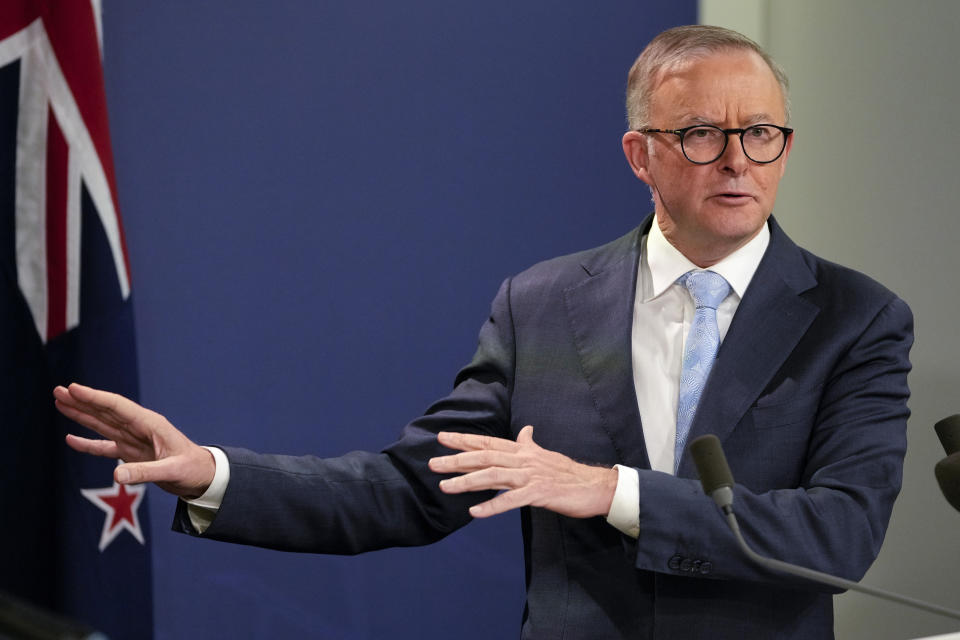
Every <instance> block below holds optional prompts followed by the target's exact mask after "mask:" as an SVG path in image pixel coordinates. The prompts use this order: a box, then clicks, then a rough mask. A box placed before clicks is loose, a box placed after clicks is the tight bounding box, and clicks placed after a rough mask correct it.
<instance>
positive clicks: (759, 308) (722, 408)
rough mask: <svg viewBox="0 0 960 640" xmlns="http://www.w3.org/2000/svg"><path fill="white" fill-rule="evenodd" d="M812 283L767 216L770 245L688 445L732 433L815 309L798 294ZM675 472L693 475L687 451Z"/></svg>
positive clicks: (790, 245)
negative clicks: (699, 438) (708, 435)
mask: <svg viewBox="0 0 960 640" xmlns="http://www.w3.org/2000/svg"><path fill="white" fill-rule="evenodd" d="M815 285H816V279H815V278H814V276H813V274H812V273H811V272H810V269H809V268H808V267H807V265H806V263H805V262H804V261H803V258H802V256H801V254H800V250H799V249H798V248H797V246H796V245H795V244H793V242H792V241H791V240H790V239H789V238H787V236H786V235H785V234H784V233H783V231H782V230H780V228H779V226H778V225H777V224H776V222H775V221H774V220H773V219H772V218H771V219H770V246H769V247H768V248H767V252H766V253H765V254H764V257H763V259H762V260H761V262H760V265H759V266H758V267H757V271H756V273H755V274H754V276H753V279H752V280H751V282H750V286H749V287H748V288H747V291H746V292H745V293H744V297H743V300H742V301H741V302H740V306H739V307H738V309H737V312H736V315H735V316H734V318H733V322H732V323H731V324H730V329H729V330H728V331H727V335H726V337H725V338H724V341H723V344H722V345H720V351H719V353H718V354H717V361H716V363H715V364H714V367H713V371H712V372H711V373H710V379H709V381H708V382H707V387H706V389H705V390H704V392H703V396H702V397H701V398H700V405H699V406H698V407H697V415H696V416H695V417H694V421H693V424H692V425H691V429H690V436H689V438H688V440H687V442H688V443H689V442H691V441H692V440H693V439H694V438H696V437H697V436H701V435H703V434H705V433H713V434H715V435H716V436H717V437H718V438H719V439H720V441H721V442H723V441H724V440H725V439H726V438H727V436H729V435H730V433H731V432H732V431H733V429H734V428H735V427H736V425H737V424H738V423H739V422H740V419H741V418H742V417H743V415H744V414H745V413H746V411H747V409H749V408H750V406H751V405H752V404H753V402H755V401H756V399H757V398H758V397H759V396H760V394H761V393H762V392H763V390H764V388H765V387H766V386H767V384H768V383H769V382H770V380H771V379H772V378H773V376H774V374H775V373H776V372H777V370H778V369H780V367H781V366H782V365H783V363H784V361H786V359H787V357H788V356H789V355H790V353H791V352H792V351H793V349H794V348H795V347H796V345H797V343H798V342H799V341H800V339H801V338H802V337H803V335H804V333H806V331H807V328H808V327H809V326H810V323H812V322H813V319H814V318H815V317H816V315H817V313H818V312H819V310H818V308H817V307H816V306H815V305H813V304H812V303H810V302H807V301H806V300H804V299H803V298H801V297H800V295H799V294H800V293H802V292H803V291H805V290H807V289H810V288H811V287H813V286H815ZM678 475H682V476H688V477H695V476H696V471H695V469H694V465H693V461H692V459H691V458H690V456H689V455H684V456H683V459H682V461H681V463H680V469H679V470H678Z"/></svg>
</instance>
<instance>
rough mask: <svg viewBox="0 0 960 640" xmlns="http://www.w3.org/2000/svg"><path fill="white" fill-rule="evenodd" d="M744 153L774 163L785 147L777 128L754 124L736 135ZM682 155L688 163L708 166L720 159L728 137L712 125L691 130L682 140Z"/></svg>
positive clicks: (760, 160) (784, 138)
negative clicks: (706, 164)
mask: <svg viewBox="0 0 960 640" xmlns="http://www.w3.org/2000/svg"><path fill="white" fill-rule="evenodd" d="M739 138H740V140H741V141H742V144H743V152H744V153H745V154H746V155H747V157H748V158H750V159H751V160H753V161H754V162H772V161H774V160H776V159H777V158H778V157H779V156H780V154H781V153H783V149H784V147H785V146H786V136H784V134H783V132H782V131H780V130H779V129H777V128H776V127H771V126H768V125H762V124H761V125H756V126H753V127H748V128H747V129H746V130H744V132H743V134H742V135H740V136H739ZM681 143H682V145H683V153H684V154H685V155H686V156H687V158H688V159H689V160H690V161H691V162H697V163H708V162H713V161H714V160H716V159H717V158H719V157H720V156H721V155H722V154H723V152H724V148H725V146H726V144H727V134H726V133H724V132H723V130H722V129H719V128H717V127H711V126H702V127H693V128H692V129H689V130H687V132H686V134H684V136H683V138H682V139H681Z"/></svg>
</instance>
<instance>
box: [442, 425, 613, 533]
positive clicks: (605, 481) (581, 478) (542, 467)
mask: <svg viewBox="0 0 960 640" xmlns="http://www.w3.org/2000/svg"><path fill="white" fill-rule="evenodd" d="M437 440H438V441H439V442H440V444H442V445H443V446H445V447H449V448H451V449H457V450H459V451H462V452H463V453H457V454H454V455H449V456H441V457H439V458H432V459H431V460H430V469H432V470H433V471H436V472H437V473H461V474H463V475H460V476H457V477H454V478H447V479H446V480H442V481H441V482H440V489H441V491H443V492H444V493H464V492H467V491H484V490H488V489H495V490H501V491H503V493H500V494H498V495H497V496H496V497H495V498H492V499H490V500H487V501H486V502H481V503H480V504H477V505H474V506H473V507H470V515H472V516H473V517H474V518H487V517H489V516H493V515H496V514H498V513H503V512H505V511H509V510H510V509H517V508H519V507H526V506H533V507H543V508H545V509H550V510H551V511H556V512H557V513H559V514H562V515H565V516H570V517H573V518H590V517H593V516H606V515H607V513H608V512H609V511H610V503H611V502H612V501H613V494H614V492H615V491H616V489H617V477H618V472H617V470H616V469H612V468H608V467H594V466H590V465H586V464H581V463H579V462H575V461H573V460H571V459H570V458H568V457H567V456H565V455H563V454H562V453H557V452H556V451H548V450H547V449H544V448H543V447H541V446H539V445H538V444H537V443H535V442H534V441H533V427H532V426H529V425H528V426H526V427H524V428H523V429H522V430H521V431H520V433H519V434H518V435H517V441H516V442H513V441H512V440H505V439H503V438H493V437H491V436H482V435H477V434H472V433H454V432H448V431H443V432H440V433H439V434H437Z"/></svg>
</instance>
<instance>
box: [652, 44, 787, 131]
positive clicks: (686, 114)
mask: <svg viewBox="0 0 960 640" xmlns="http://www.w3.org/2000/svg"><path fill="white" fill-rule="evenodd" d="M651 107H652V108H653V110H654V111H657V110H660V109H668V110H669V112H670V115H671V117H674V118H681V119H684V120H686V121H689V122H690V123H696V122H698V121H705V122H706V123H712V122H709V121H710V120H711V119H712V118H711V115H712V116H714V117H715V116H717V115H718V114H711V113H710V112H712V111H717V110H720V111H724V112H725V114H726V115H736V116H737V118H738V119H739V120H740V121H742V122H755V123H756V122H760V121H765V122H770V121H772V120H775V119H777V120H778V119H781V118H783V117H784V115H785V100H784V95H783V89H782V87H781V86H780V83H779V82H778V81H777V77H776V76H775V75H774V73H773V70H772V69H770V67H769V65H767V63H766V62H765V61H764V60H763V58H762V57H760V55H759V54H757V53H756V52H755V51H751V50H748V49H730V50H721V51H717V52H704V53H702V54H697V55H694V56H688V57H686V58H684V59H681V60H677V61H674V62H672V63H671V64H669V65H665V66H664V67H663V68H661V69H660V70H659V71H658V73H657V76H656V78H655V82H654V83H653V86H652V91H651ZM731 107H733V108H734V109H735V111H736V114H730V113H729V111H730V109H731Z"/></svg>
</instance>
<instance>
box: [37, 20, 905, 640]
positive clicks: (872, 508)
mask: <svg viewBox="0 0 960 640" xmlns="http://www.w3.org/2000/svg"><path fill="white" fill-rule="evenodd" d="M628 112H629V119H630V129H631V131H629V132H628V133H627V134H625V135H624V137H623V148H624V152H625V154H626V157H627V160H628V162H629V163H630V166H631V168H632V169H633V171H634V173H635V174H636V176H637V177H638V178H639V179H641V180H642V181H643V182H645V183H646V184H647V185H649V187H650V190H651V194H652V197H653V202H654V210H655V213H654V216H651V217H648V218H647V220H645V221H644V222H643V223H642V224H641V225H640V227H638V228H637V229H635V230H633V231H631V232H630V233H628V234H627V235H625V236H623V237H621V238H619V239H617V240H615V241H613V242H611V243H609V244H607V245H605V246H603V247H599V248H597V249H593V250H589V251H585V252H583V253H580V254H576V255H572V256H564V257H561V258H557V259H554V260H550V261H547V262H544V263H541V264H538V265H535V266H534V267H532V268H530V269H529V270H527V271H525V272H523V273H521V274H519V275H517V276H515V277H513V278H510V279H508V280H507V281H506V282H504V284H503V285H502V287H501V289H500V292H499V293H498V295H497V297H496V299H495V300H494V302H493V307H492V311H491V315H490V318H489V320H488V321H487V322H486V324H484V326H483V328H482V329H481V332H480V338H479V348H478V350H477V353H476V355H475V356H474V359H473V361H472V362H471V363H470V364H469V365H468V366H467V367H465V368H464V369H463V370H462V371H461V372H460V373H459V375H458V376H457V379H456V385H455V388H454V390H453V391H452V392H451V394H450V395H449V396H448V397H446V398H444V399H443V400H440V401H439V402H437V403H436V404H434V405H433V406H432V407H431V408H430V409H429V410H428V411H427V413H426V415H424V416H422V417H420V418H418V419H417V420H414V421H413V422H412V423H410V424H409V425H408V426H407V427H406V428H405V430H404V433H403V436H402V438H401V439H400V440H399V441H398V442H396V443H394V444H392V445H390V446H389V447H387V448H386V449H385V450H384V451H383V452H381V453H376V454H374V453H360V452H354V453H351V454H348V455H346V456H343V457H341V458H336V459H326V460H320V459H316V458H311V457H304V458H292V457H284V456H265V455H260V454H255V453H253V452H250V451H245V450H239V449H233V448H227V447H225V448H223V449H206V448H202V447H199V446H197V445H196V444H194V443H193V442H191V441H190V440H189V439H187V438H186V436H184V435H183V434H182V433H180V432H179V431H177V430H176V429H175V428H174V427H173V426H172V425H170V424H169V422H167V421H166V420H165V419H164V418H163V417H162V416H160V415H158V414H156V413H153V412H151V411H149V410H147V409H143V408H141V407H139V406H137V405H135V404H134V403H132V402H130V401H128V400H126V399H123V398H121V397H119V396H115V395H112V394H108V393H104V392H100V391H95V390H92V389H89V388H86V387H82V386H79V385H71V387H70V388H69V389H64V388H62V387H61V388H57V389H56V390H55V392H54V395H55V397H56V401H57V406H58V408H59V409H60V410H61V411H62V412H63V413H64V414H66V415H67V416H68V417H71V418H73V419H75V420H76V421H77V422H80V423H81V424H83V425H85V426H88V427H90V428H92V429H94V430H95V431H97V432H99V433H100V434H101V435H103V436H105V437H106V438H107V440H89V439H85V438H79V437H76V436H69V437H68V443H69V444H70V446H72V447H74V448H75V449H78V450H80V451H84V452H88V453H92V454H97V455H105V456H109V457H114V458H118V457H119V458H122V459H123V460H125V461H127V462H126V463H125V464H122V465H120V466H118V468H117V471H116V477H117V480H118V481H119V482H144V481H152V482H156V483H157V484H158V485H160V486H161V487H162V488H164V489H166V490H168V491H171V492H172V493H174V494H176V495H179V496H181V497H182V498H185V499H188V500H191V501H192V503H193V504H191V505H189V506H188V505H187V504H186V503H185V502H184V501H181V502H180V503H179V506H178V510H177V515H176V521H175V526H176V528H178V529H179V530H181V531H185V532H187V533H190V534H193V535H204V536H206V537H210V538H214V539H220V540H227V541H233V542H239V543H244V544H255V545H260V546H266V547H273V548H278V549H288V550H298V551H314V552H322V553H358V552H362V551H366V550H370V549H377V548H382V547H385V546H392V545H414V544H426V543H429V542H432V541H435V540H437V539H439V538H441V537H443V536H444V535H446V534H448V533H450V532H451V531H453V530H455V529H456V528H458V527H460V526H462V525H464V524H466V523H467V522H468V521H469V520H470V518H471V516H472V517H488V516H491V515H494V514H497V513H501V512H503V511H506V510H509V509H514V508H521V509H522V512H521V514H522V523H523V535H524V549H525V554H526V563H527V608H526V612H525V616H524V621H523V628H522V637H524V638H544V639H554V638H561V637H562V638H568V639H571V638H638V639H639V638H644V639H646V638H670V639H676V638H738V639H739V638H773V637H775V638H804V639H809V638H830V637H832V636H833V631H832V596H831V594H830V593H828V592H826V591H825V590H823V589H822V588H821V587H818V586H817V585H813V584H809V583H805V582H802V581H800V580H795V579H790V578H787V577H784V576H779V575H773V574H771V573H769V572H766V571H764V570H762V569H760V568H758V567H756V566H754V565H752V564H751V563H750V562H749V561H748V560H747V559H745V558H743V557H742V555H741V554H740V552H739V551H738V549H737V547H736V545H735V542H734V539H733V537H732V535H731V534H730V532H729V531H727V529H726V526H725V524H724V520H723V518H722V517H721V516H720V514H719V513H718V511H717V510H716V508H715V507H714V506H713V504H712V502H711V501H710V499H709V498H708V497H706V496H704V495H703V493H702V491H701V490H700V488H699V485H698V482H697V481H696V479H695V470H694V468H693V464H692V461H691V460H690V458H689V455H687V454H686V452H685V446H686V443H687V442H689V441H690V440H692V439H693V438H694V437H696V436H697V435H700V434H704V433H714V434H716V435H717V436H718V437H719V438H720V440H721V441H722V442H723V446H724V449H725V450H726V453H727V457H728V459H729V461H730V465H731V467H732V469H733V471H734V473H735V474H736V476H737V480H738V486H737V488H736V504H737V507H738V512H739V513H740V514H741V521H742V523H743V528H744V534H745V536H746V538H747V540H748V542H749V543H750V544H751V545H752V546H753V547H755V548H756V549H758V550H759V551H760V552H761V553H764V554H767V555H770V556H774V557H777V558H781V559H784V560H787V561H790V562H795V563H798V564H802V565H805V566H809V567H812V568H815V569H819V570H822V571H827V572H830V573H834V574H839V575H842V576H844V577H847V578H850V579H859V578H860V577H861V576H862V575H863V573H864V572H865V571H866V570H867V568H868V567H869V565H870V563H871V562H872V561H873V559H874V558H875V556H876V554H877V552H878V551H879V548H880V545H881V543H882V540H883V535H884V532H885V529H886V526H887V522H888V519H889V516H890V511H891V508H892V505H893V501H894V498H895V497H896V494H897V493H898V491H899V486H900V479H901V467H902V462H903V455H904V451H905V447H906V442H905V424H906V419H907V416H908V410H907V408H906V400H907V397H908V389H907V385H906V377H907V372H908V370H909V361H908V351H909V348H910V345H911V343H912V320H911V315H910V312H909V310H908V308H907V307H906V305H905V304H904V303H903V302H902V301H901V300H899V299H898V298H897V297H896V296H894V295H893V294H892V293H890V292H889V291H887V290H886V289H884V288H883V287H881V286H880V285H878V284H877V283H875V282H873V281H872V280H870V279H868V278H867V277H865V276H863V275H860V274H858V273H855V272H853V271H850V270H847V269H844V268H842V267H839V266H836V265H833V264H830V263H827V262H825V261H822V260H820V259H818V258H816V257H815V256H812V255H811V254H809V253H807V252H805V251H803V250H801V249H799V248H797V247H796V246H795V245H794V244H793V243H792V242H791V241H790V240H789V238H787V237H786V235H785V234H784V233H783V231H782V230H780V228H779V227H778V226H777V224H776V223H775V222H774V221H773V220H772V218H770V214H771V212H772V210H773V205H774V201H775V199H776V190H777V185H778V183H779V180H780V178H781V177H782V176H783V173H784V170H785V166H786V161H787V158H788V156H789V154H790V150H791V148H792V144H793V139H794V135H793V132H792V130H790V129H789V128H787V127H786V125H787V97H786V79H785V77H784V76H783V74H782V72H781V71H780V70H779V68H778V67H777V66H776V65H775V63H773V61H772V60H770V59H769V57H768V56H767V55H766V54H765V53H764V52H763V51H762V50H760V49H759V47H758V46H757V45H756V44H754V43H753V42H752V41H750V40H748V39H746V38H744V37H743V36H740V35H739V34H736V33H734V32H731V31H728V30H725V29H720V28H716V27H680V28H677V29H671V30H669V31H667V32H664V33H663V34H661V35H660V36H658V37H657V38H655V39H654V40H653V41H652V42H651V43H650V45H648V47H647V48H646V49H645V50H644V52H643V53H642V54H641V55H640V57H639V58H638V60H637V62H636V63H635V65H634V67H633V69H632V70H631V72H630V78H629V86H628ZM694 301H696V305H695V304H694ZM695 307H696V308H695ZM531 425H535V427H534V426H531ZM451 449H452V450H454V451H459V453H451ZM215 459H216V462H215ZM575 460H578V461H584V462H576V461H575ZM613 465H617V466H613ZM501 490H502V493H499V494H498V493H496V492H497V491H501ZM251 514H256V517H251Z"/></svg>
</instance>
